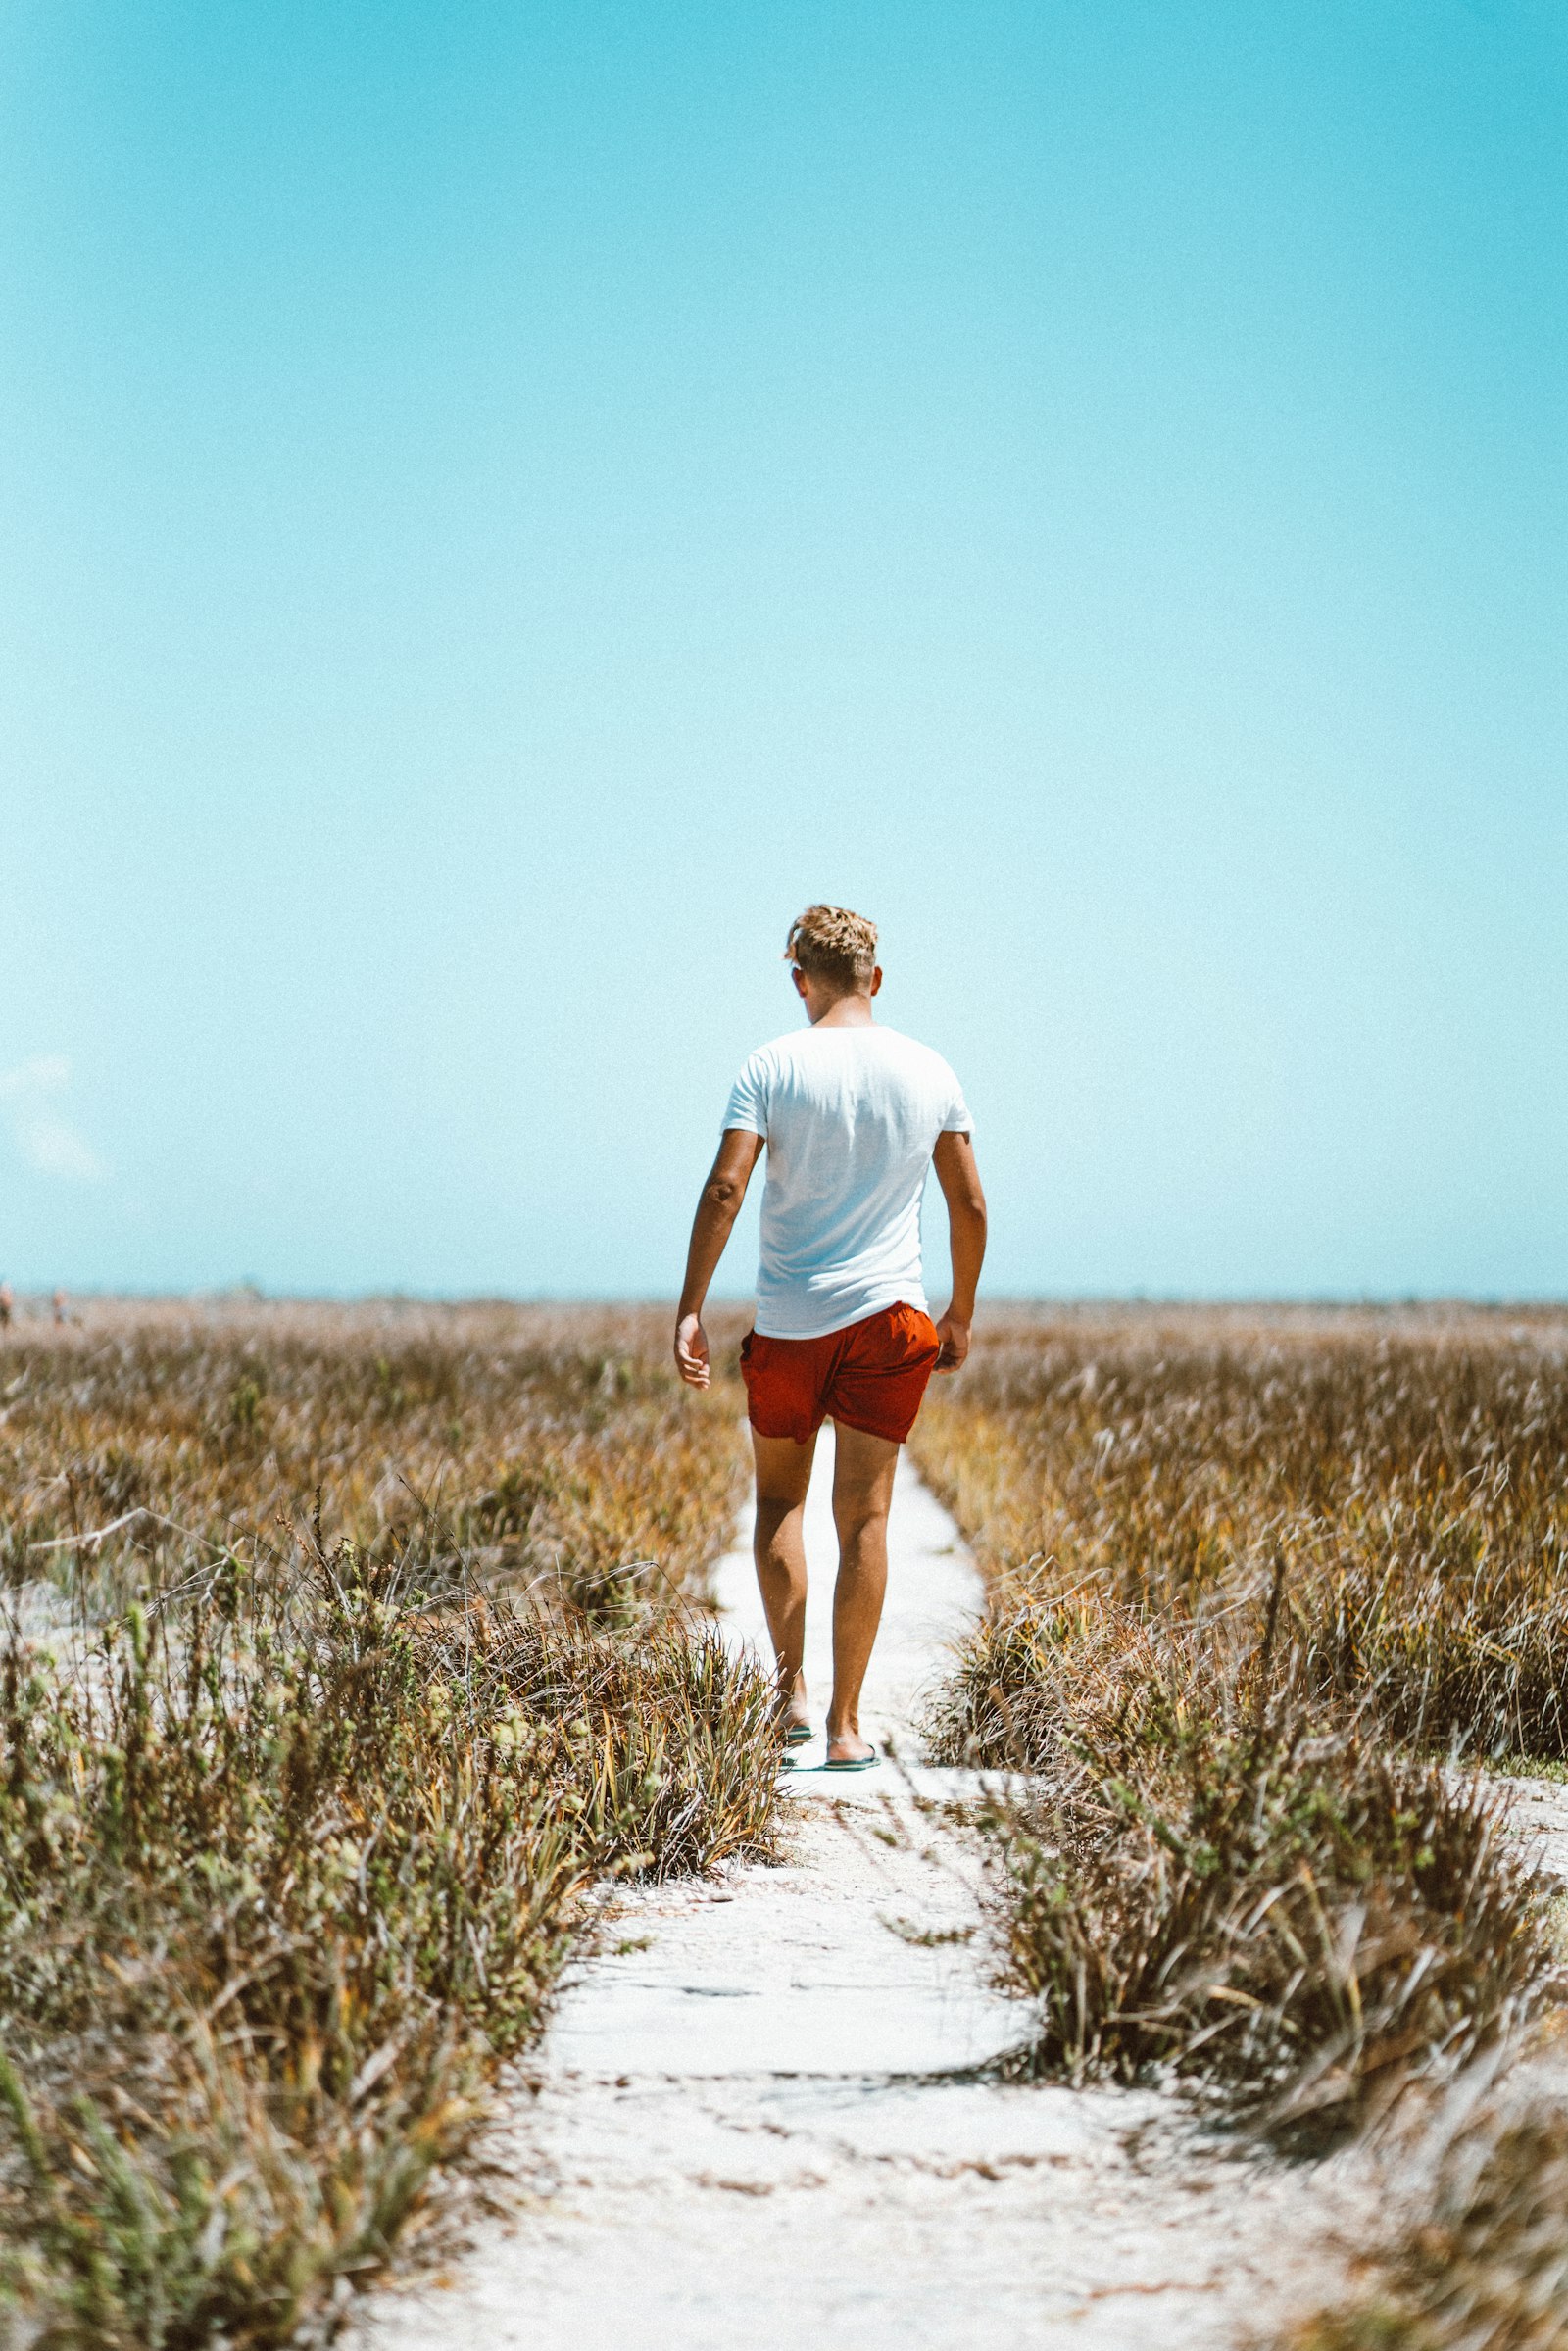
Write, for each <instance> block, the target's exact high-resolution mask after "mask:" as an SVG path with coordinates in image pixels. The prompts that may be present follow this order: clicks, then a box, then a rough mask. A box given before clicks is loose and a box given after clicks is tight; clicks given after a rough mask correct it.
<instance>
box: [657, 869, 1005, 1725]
mask: <svg viewBox="0 0 1568 2351" xmlns="http://www.w3.org/2000/svg"><path fill="white" fill-rule="evenodd" d="M785 955H786V956H787V957H788V959H789V960H790V962H791V963H792V964H793V966H794V969H793V978H794V981H795V987H796V990H797V992H798V993H799V995H800V998H801V1001H802V1003H803V1004H805V1006H806V1016H807V1020H808V1022H809V1027H808V1028H806V1029H804V1030H800V1031H797V1032H796V1033H794V1034H793V1035H791V1036H788V1037H780V1038H778V1039H776V1040H775V1041H774V1043H773V1044H771V1045H764V1046H760V1048H759V1049H758V1051H757V1052H756V1053H753V1054H752V1056H751V1058H750V1060H749V1061H748V1062H747V1063H746V1066H745V1067H744V1068H743V1069H742V1071H741V1074H740V1076H739V1077H738V1078H737V1079H736V1081H735V1085H734V1088H733V1090H732V1092H731V1094H730V1098H729V1108H728V1110H727V1111H726V1113H725V1117H724V1131H723V1134H722V1136H721V1138H720V1140H719V1147H718V1156H717V1158H716V1159H715V1160H714V1161H713V1167H712V1172H711V1175H710V1176H709V1179H708V1182H707V1183H706V1185H705V1186H704V1187H703V1195H702V1199H701V1200H699V1202H698V1205H697V1215H696V1219H695V1221H694V1223H693V1225H692V1239H691V1249H690V1251H689V1253H688V1256H687V1260H686V1284H685V1288H684V1289H683V1290H682V1292H681V1298H680V1306H679V1308H678V1311H677V1319H676V1326H675V1361H676V1363H677V1365H678V1366H679V1369H680V1376H681V1378H682V1379H683V1380H685V1381H686V1382H687V1383H688V1384H689V1385H690V1386H691V1387H693V1388H706V1387H707V1386H708V1384H709V1353H708V1339H707V1335H706V1333H705V1332H704V1330H703V1322H702V1314H703V1304H704V1300H705V1299H706V1298H707V1296H708V1286H709V1284H710V1282H711V1280H712V1278H713V1272H714V1269H715V1267H716V1266H717V1264H718V1261H719V1258H720V1257H721V1256H722V1255H723V1253H724V1244H725V1243H726V1242H727V1241H728V1239H729V1236H730V1230H731V1227H732V1226H733V1225H734V1222H735V1219H736V1216H737V1215H738V1214H739V1212H740V1206H741V1202H742V1200H744V1199H745V1197H746V1187H747V1185H748V1184H749V1182H750V1181H751V1176H752V1170H753V1168H754V1167H755V1166H756V1165H757V1162H758V1159H759V1157H760V1154H761V1151H762V1147H763V1145H764V1144H765V1145H766V1146H767V1183H766V1187H765V1189H764V1191H763V1195H762V1233H761V1262H760V1268H759V1273H758V1284H757V1325H756V1328H755V1330H754V1331H753V1332H752V1333H751V1335H750V1336H749V1337H748V1339H747V1340H746V1341H745V1343H744V1345H743V1346H742V1348H741V1368H742V1371H743V1373H744V1376H745V1380H746V1389H747V1400H748V1406H749V1410H750V1416H751V1423H752V1445H753V1449H754V1452H755V1454H756V1459H757V1530H756V1537H755V1543H754V1548H755V1552H756V1557H757V1578H758V1582H759V1584H760V1587H761V1593H762V1605H763V1607H764V1609H765V1610H766V1612H767V1625H768V1631H769V1633H770V1634H771V1636H772V1641H773V1650H774V1654H775V1656H776V1658H777V1660H778V1688H779V1711H780V1717H781V1721H782V1725H783V1732H784V1739H785V1742H786V1744H787V1745H792V1746H793V1745H796V1744H798V1743H801V1742H804V1741H805V1740H806V1739H809V1737H810V1736H811V1733H810V1721H809V1712H808V1708H807V1693H806V1678H805V1675H804V1673H803V1671H802V1660H803V1658H804V1655H805V1648H806V1547H805V1543H804V1540H803V1522H804V1515H805V1507H806V1490H807V1487H808V1485H809V1482H810V1476H811V1456H812V1453H813V1452H814V1451H815V1448H816V1435H817V1431H818V1429H819V1428H820V1427H821V1425H822V1422H823V1421H824V1420H826V1419H831V1420H832V1421H833V1422H834V1423H835V1425H836V1428H837V1449H836V1455H835V1464H834V1471H833V1518H834V1524H835V1526H836V1528H837V1530H838V1539H839V1572H838V1582H837V1584H836V1586H835V1588H834V1592H833V1695H832V1700H831V1702H830V1704H829V1706H828V1713H827V1762H826V1769H827V1770H829V1771H865V1770H867V1769H868V1768H869V1767H870V1766H871V1765H873V1764H874V1763H875V1762H876V1761H877V1754H876V1750H875V1749H874V1748H873V1747H872V1746H871V1745H870V1744H869V1743H868V1742H867V1741H866V1740H865V1739H862V1738H861V1736H860V1723H859V1706H860V1686H861V1684H862V1682H863V1681H864V1679H865V1669H866V1666H867V1664H868V1662H869V1660H870V1655H871V1644H872V1642H873V1641H875V1639H876V1630H877V1625H878V1623H879V1622H880V1619H881V1615H882V1595H883V1592H884V1591H885V1589H886V1585H887V1572H888V1550H887V1528H888V1506H889V1504H890V1502H891V1501H892V1498H893V1475H894V1471H895V1469H896V1468H897V1466H898V1459H899V1448H900V1446H901V1445H903V1443H904V1441H905V1439H906V1438H907V1436H908V1434H909V1430H910V1428H911V1427H912V1425H913V1422H914V1416H915V1414H916V1412H917V1411H918V1410H919V1408H920V1398H921V1396H923V1395H924V1393H925V1386H926V1382H927V1380H928V1379H929V1378H930V1376H931V1373H932V1372H933V1370H936V1371H945V1372H946V1371H956V1370H957V1368H958V1366H959V1364H960V1363H961V1362H962V1361H963V1359H964V1357H965V1355H967V1353H968V1351H969V1326H970V1323H971V1321H972V1320H973V1316H974V1295H975V1285H976V1283H977V1282H978V1280H979V1278H980V1264H981V1259H982V1258H983V1257H984V1255H985V1245H986V1203H985V1196H984V1194H983V1193H982V1191H981V1189H980V1178H979V1174H978V1173H977V1171H976V1168H975V1161H974V1145H973V1141H972V1136H973V1122H972V1120H971V1119H970V1116H969V1113H968V1110H967V1109H966V1108H965V1106H964V1101H963V1096H962V1093H961V1092H960V1090H959V1086H958V1081H957V1079H956V1077H955V1076H954V1074H953V1072H952V1070H951V1069H950V1068H949V1067H948V1065H947V1063H946V1061H944V1060H943V1059H942V1057H941V1055H940V1054H939V1053H932V1052H931V1051H930V1050H929V1048H928V1047H926V1046H923V1045H917V1044H916V1043H915V1042H914V1040H913V1039H912V1038H910V1037H901V1036H900V1035H899V1033H898V1031H897V1030H896V1029H889V1028H882V1027H880V1026H879V1025H878V1024H877V1023H876V1021H875V1020H874V1018H873V1016H872V1011H871V1004H872V999H873V998H874V997H875V996H876V995H877V993H878V991H879V990H880V988H881V986H882V973H881V969H880V967H879V965H878V964H877V960H876V926H875V924H874V923H870V922H867V921H866V919H865V917H864V916H863V915H862V914H852V913H850V912H849V910H848V909H847V908H846V907H843V906H808V908H807V909H806V912H805V913H804V914H803V915H802V916H801V918H800V920H799V921H798V922H797V923H795V924H794V926H793V927H792V929H791V931H790V935H789V941H788V945H787V946H786V949H785ZM933 1164H934V1165H935V1167H936V1171H937V1181H938V1183H939V1184H940V1185H941V1187H942V1193H943V1198H944V1199H945V1200H946V1201H947V1206H948V1229H949V1234H950V1237H951V1242H952V1257H953V1297H952V1300H951V1302H950V1304H949V1306H948V1310H947V1312H946V1313H945V1314H944V1315H943V1316H942V1317H941V1319H940V1321H938V1322H936V1323H934V1324H933V1322H932V1321H931V1318H930V1316H929V1314H928V1312H927V1310H926V1298H925V1292H924V1290H923V1289H922V1287H921V1282H920V1200H921V1197H922V1194H923V1193H924V1190H925V1178H926V1170H927V1169H928V1168H929V1167H930V1166H932V1165H933Z"/></svg>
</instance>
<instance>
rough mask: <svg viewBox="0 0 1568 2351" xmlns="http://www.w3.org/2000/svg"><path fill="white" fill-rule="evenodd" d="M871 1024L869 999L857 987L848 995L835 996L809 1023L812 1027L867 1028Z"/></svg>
mask: <svg viewBox="0 0 1568 2351" xmlns="http://www.w3.org/2000/svg"><path fill="white" fill-rule="evenodd" d="M872 1025H873V1014H872V1011H871V999H870V998H869V997H868V996H862V995H861V993H860V991H859V990H858V989H855V990H854V991H852V993H851V994H850V995H848V996H835V997H834V999H833V1002H832V1003H831V1004H829V1005H828V1008H827V1010H826V1011H825V1012H819V1013H818V1014H817V1016H816V1018H815V1019H814V1020H813V1021H812V1023H811V1026H812V1028H813V1029H868V1028H870V1027H872Z"/></svg>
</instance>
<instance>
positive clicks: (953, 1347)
mask: <svg viewBox="0 0 1568 2351" xmlns="http://www.w3.org/2000/svg"><path fill="white" fill-rule="evenodd" d="M937 1337H938V1339H939V1340H940V1341H941V1342H942V1352H941V1354H940V1355H938V1357H937V1361H936V1368H937V1370H938V1371H956V1370H957V1368H958V1366H959V1364H960V1363H961V1362H962V1361H963V1359H964V1357H965V1355H966V1354H967V1353H968V1352H969V1325H968V1324H967V1323H966V1322H960V1321H959V1320H958V1318H957V1316H956V1314H955V1313H954V1312H953V1311H952V1309H951V1307H950V1309H949V1310H948V1312H947V1313H946V1314H944V1315H943V1317H942V1320H941V1321H940V1322H939V1323H938V1324H937Z"/></svg>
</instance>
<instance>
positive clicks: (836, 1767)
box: [816, 1747, 882, 1772]
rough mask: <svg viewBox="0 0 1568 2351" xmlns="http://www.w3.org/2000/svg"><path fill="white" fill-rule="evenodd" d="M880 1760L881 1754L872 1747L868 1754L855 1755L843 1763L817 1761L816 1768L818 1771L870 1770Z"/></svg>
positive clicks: (874, 1767)
mask: <svg viewBox="0 0 1568 2351" xmlns="http://www.w3.org/2000/svg"><path fill="white" fill-rule="evenodd" d="M881 1760H882V1757H881V1755H880V1754H879V1753H878V1752H877V1749H876V1748H875V1747H873V1748H872V1749H871V1752H870V1754H869V1755H856V1756H853V1757H851V1758H850V1760H849V1761H848V1762H845V1763H819V1764H818V1765H817V1767H816V1768H817V1770H818V1771H819V1772H872V1771H875V1769H876V1767H877V1765H878V1764H879V1763H880V1762H881Z"/></svg>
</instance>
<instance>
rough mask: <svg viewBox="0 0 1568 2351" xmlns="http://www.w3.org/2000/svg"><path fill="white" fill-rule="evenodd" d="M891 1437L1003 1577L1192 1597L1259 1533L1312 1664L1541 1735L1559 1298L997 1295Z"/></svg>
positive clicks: (1559, 1503)
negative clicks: (980, 1338)
mask: <svg viewBox="0 0 1568 2351" xmlns="http://www.w3.org/2000/svg"><path fill="white" fill-rule="evenodd" d="M915 1450H916V1454H917V1457H918V1459H919V1461H920V1464H921V1467H922V1468H923V1470H924V1471H925V1473H926V1475H927V1476H928V1477H930V1478H931V1479H932V1480H933V1482H934V1483H935V1484H936V1485H937V1487H938V1489H939V1490H940V1491H941V1492H943V1493H944V1494H945V1495H946V1496H947V1497H948V1498H949V1499H950V1501H951V1502H952V1504H953V1506H954V1509H955V1511H956V1515H957V1516H958V1519H959V1521H960V1523H961V1524H962V1525H963V1526H964V1527H965V1529H966V1530H967V1531H969V1533H970V1535H971V1540H972V1541H974V1543H976V1545H977V1547H978V1549H979V1552H980V1555H981V1559H982V1564H983V1565H984V1566H986V1568H987V1569H988V1571H989V1573H990V1575H991V1577H992V1580H993V1584H994V1587H995V1588H996V1590H997V1592H998V1593H999V1596H1001V1597H1003V1598H1004V1599H1005V1596H1006V1595H1007V1594H1012V1595H1015V1596H1023V1595H1025V1594H1032V1593H1036V1592H1041V1591H1047V1590H1055V1591H1064V1590H1071V1589H1074V1588H1077V1587H1085V1588H1088V1587H1090V1586H1092V1587H1093V1588H1094V1589H1095V1590H1096V1591H1098V1592H1105V1593H1110V1594H1114V1595H1115V1596H1117V1597H1118V1598H1121V1599H1123V1600H1127V1601H1129V1602H1131V1603H1133V1604H1134V1605H1137V1606H1140V1607H1148V1608H1152V1609H1154V1610H1157V1611H1170V1612H1175V1613H1176V1614H1179V1615H1183V1616H1187V1617H1191V1618H1194V1619H1201V1618H1202V1617H1204V1616H1205V1615H1207V1614H1212V1613H1215V1612H1218V1611H1221V1610H1228V1609H1230V1608H1232V1607H1234V1606H1235V1605H1236V1604H1237V1602H1238V1601H1239V1600H1241V1599H1244V1598H1246V1597H1247V1595H1248V1594H1251V1595H1253V1599H1254V1604H1256V1605H1260V1604H1261V1603H1260V1600H1258V1598H1257V1595H1258V1594H1260V1593H1261V1592H1263V1591H1264V1590H1265V1589H1266V1586H1267V1583H1268V1580H1269V1577H1270V1574H1271V1572H1272V1568H1273V1565H1274V1563H1275V1561H1276V1560H1279V1559H1283V1560H1284V1561H1285V1563H1286V1568H1287V1582H1286V1604H1287V1610H1288V1624H1289V1630H1290V1633H1291V1635H1292V1637H1293V1639H1294V1640H1295V1641H1297V1642H1298V1643H1299V1647H1300V1650H1301V1654H1302V1658H1303V1661H1304V1663H1305V1665H1306V1667H1307V1669H1308V1670H1309V1672H1310V1675H1311V1679H1312V1684H1313V1687H1314V1688H1315V1689H1317V1690H1319V1691H1320V1692H1322V1693H1323V1694H1325V1695H1336V1696H1340V1697H1344V1698H1347V1699H1348V1700H1350V1701H1352V1702H1354V1703H1356V1704H1358V1705H1359V1704H1363V1703H1366V1704H1370V1705H1372V1706H1374V1707H1375V1708H1376V1710H1377V1713H1378V1715H1379V1717H1380V1719H1381V1720H1382V1721H1383V1722H1384V1724H1385V1725H1386V1726H1387V1728H1388V1730H1389V1732H1390V1734H1391V1736H1396V1737H1397V1738H1399V1739H1408V1740H1411V1741H1414V1742H1417V1743H1421V1744H1425V1745H1429V1746H1434V1747H1439V1748H1442V1749H1444V1750H1446V1751H1453V1752H1456V1753H1463V1754H1470V1755H1484V1756H1494V1757H1497V1756H1503V1755H1519V1754H1528V1755H1535V1756H1540V1757H1551V1758H1561V1757H1563V1756H1565V1755H1568V1712H1565V1699H1564V1689H1565V1684H1568V1318H1564V1317H1560V1316H1559V1317H1555V1318H1553V1317H1550V1316H1546V1315H1544V1314H1537V1315H1535V1316H1528V1317H1527V1316H1502V1315H1485V1314H1479V1313H1476V1314H1466V1315H1460V1314H1453V1315H1449V1316H1446V1317H1444V1316H1438V1315H1425V1316H1422V1315H1407V1316H1402V1317H1400V1316H1390V1317H1384V1318H1379V1317H1375V1316H1372V1315H1370V1314H1363V1315H1347V1316H1341V1317H1330V1316H1319V1317H1308V1316H1304V1315H1298V1316H1290V1315H1284V1314H1281V1315H1279V1316H1277V1317H1275V1318H1273V1319H1267V1318H1260V1317H1254V1318H1253V1319H1251V1320H1250V1321H1249V1320H1248V1319H1246V1318H1244V1317H1243V1316H1241V1315H1240V1314H1237V1315H1230V1316H1223V1315H1213V1314H1207V1315H1205V1314H1196V1313H1195V1314H1193V1315H1191V1316H1188V1317H1178V1316H1172V1315H1158V1314H1155V1313H1153V1312H1150V1313H1147V1314H1142V1315H1139V1314H1128V1313H1124V1314H1122V1315H1120V1316H1115V1315H1111V1314H1109V1313H1106V1314H1103V1315H1083V1316H1079V1317H1072V1318H1065V1319H1062V1320H1059V1321H1052V1320H1050V1319H1047V1318H1042V1317H1023V1316H1020V1317H1017V1318H1015V1319H1013V1320H1012V1321H1011V1322H1010V1323H1009V1322H1007V1321H1005V1320H1004V1321H1002V1322H1001V1323H999V1325H998V1326H997V1327H996V1329H995V1330H994V1331H993V1332H992V1333H991V1334H990V1335H989V1336H988V1337H987V1338H986V1340H985V1341H984V1342H983V1344H982V1346H981V1347H978V1348H977V1349H976V1352H975V1354H974V1355H973V1356H972V1357H971V1359H970V1364H969V1366H968V1367H967V1368H966V1370H965V1372H964V1375H963V1383H962V1384H961V1385H958V1386H956V1387H955V1388H954V1389H953V1390H952V1391H947V1392H944V1393H943V1394H942V1395H939V1396H935V1397H934V1399H933V1401H932V1402H931V1403H930V1404H928V1405H927V1407H926V1410H925V1412H924V1414H923V1415H922V1418H921V1421H920V1423H919V1425H918V1427H917V1430H916V1435H915Z"/></svg>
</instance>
